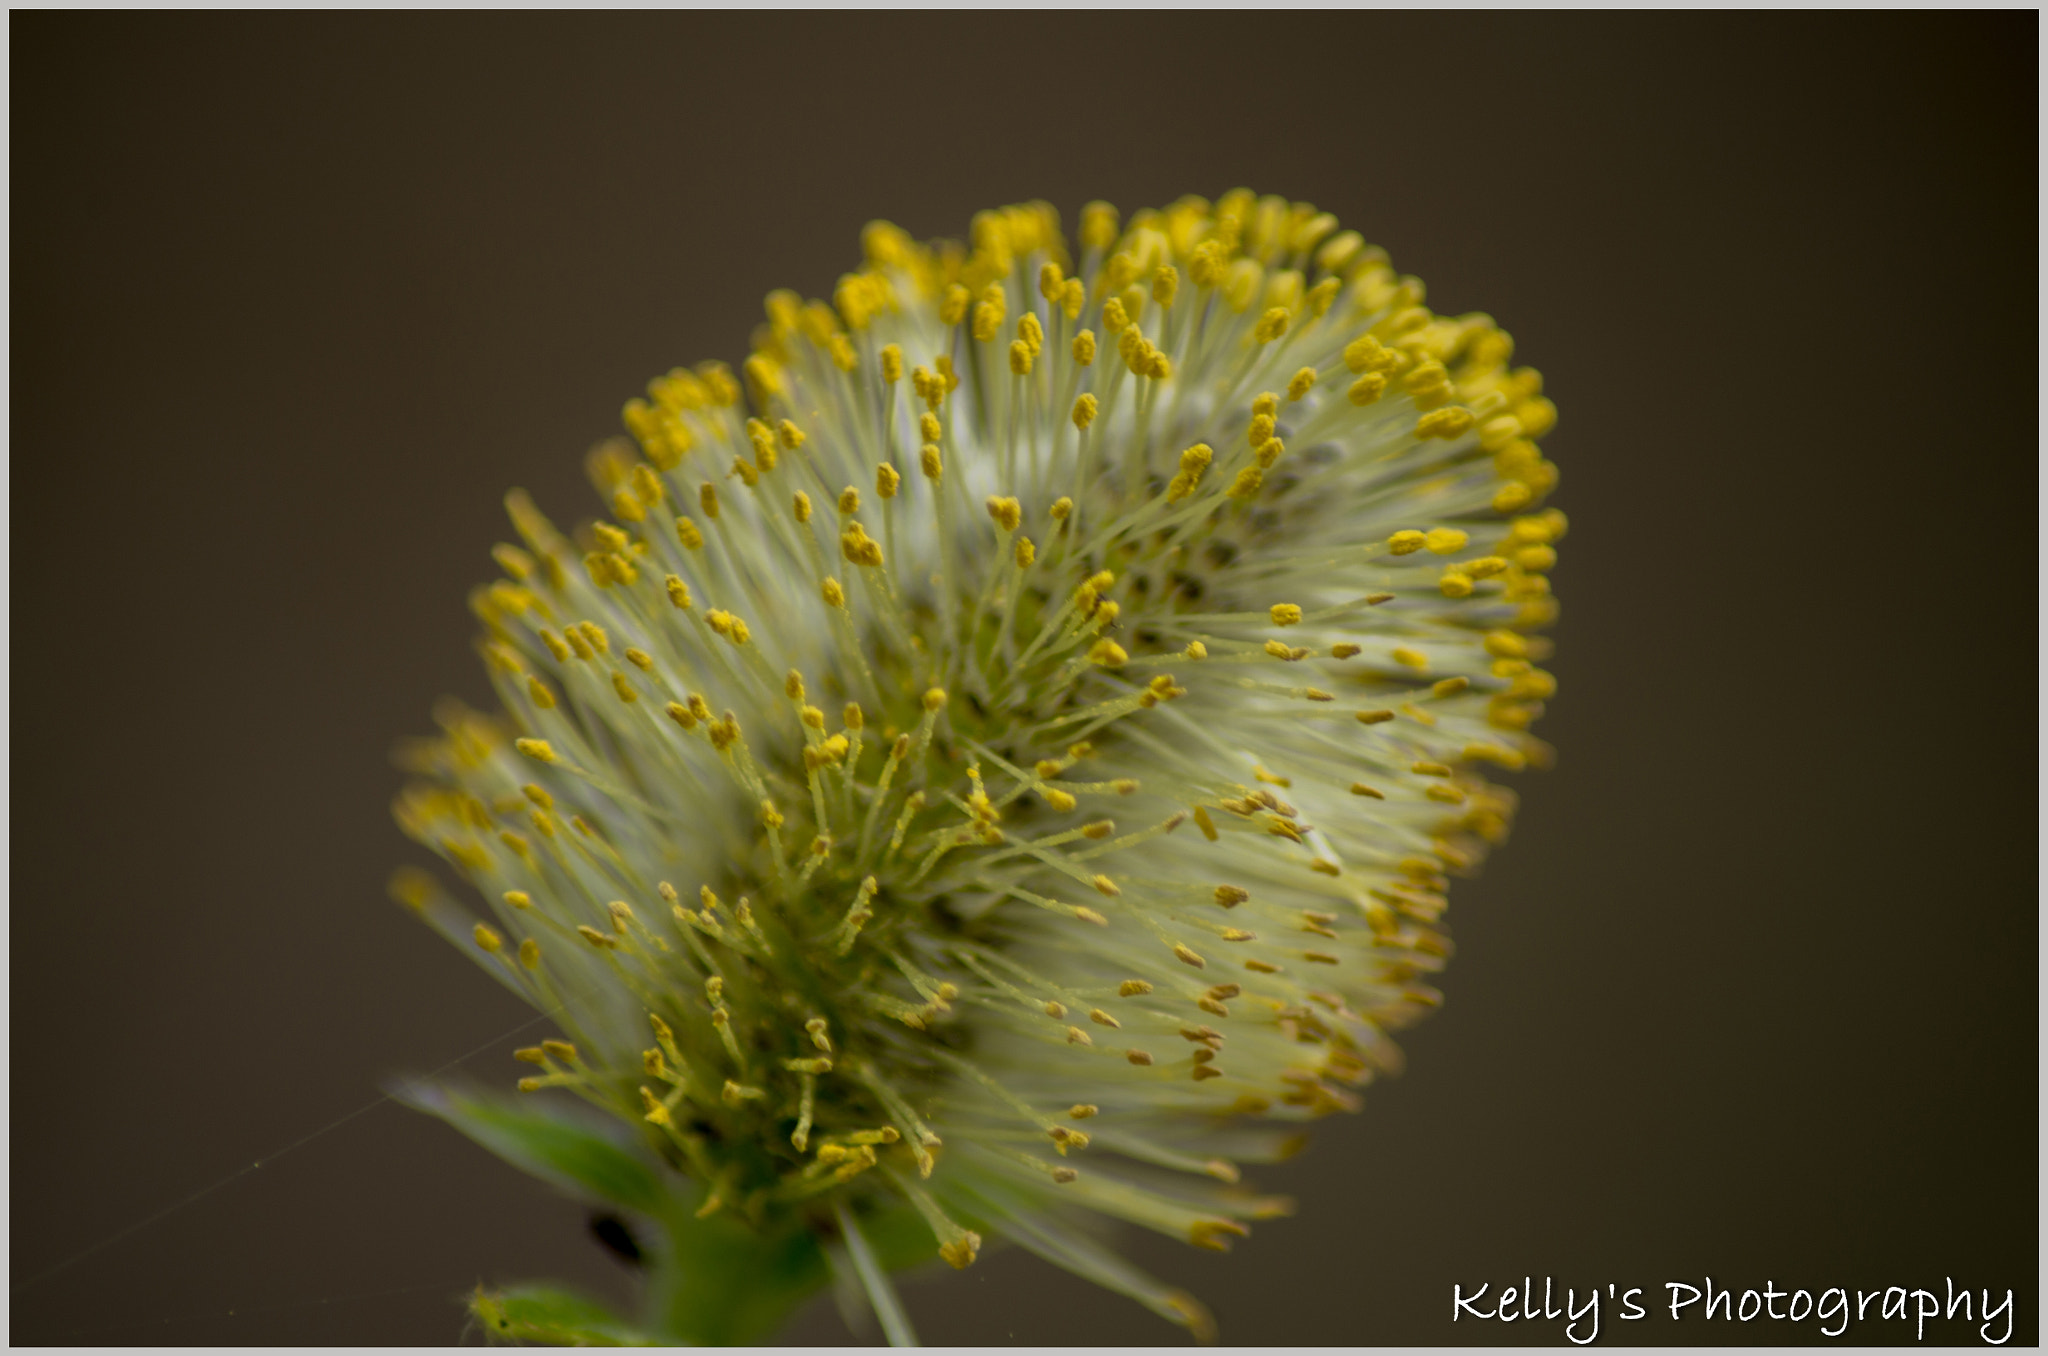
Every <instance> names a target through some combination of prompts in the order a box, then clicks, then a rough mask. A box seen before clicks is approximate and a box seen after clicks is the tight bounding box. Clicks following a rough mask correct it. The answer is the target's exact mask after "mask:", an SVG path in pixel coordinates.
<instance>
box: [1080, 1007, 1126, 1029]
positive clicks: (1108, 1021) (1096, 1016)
mask: <svg viewBox="0 0 2048 1356" xmlns="http://www.w3.org/2000/svg"><path fill="white" fill-rule="evenodd" d="M1088 1020H1089V1021H1091V1022H1093V1023H1095V1025H1097V1026H1106V1027H1109V1028H1110V1029H1111V1030H1115V1029H1117V1028H1119V1027H1121V1026H1122V1025H1123V1023H1122V1022H1119V1021H1118V1020H1117V1019H1116V1018H1114V1017H1112V1016H1110V1015H1109V1014H1108V1013H1106V1012H1104V1011H1103V1010H1102V1009H1101V1008H1090V1009H1088Z"/></svg>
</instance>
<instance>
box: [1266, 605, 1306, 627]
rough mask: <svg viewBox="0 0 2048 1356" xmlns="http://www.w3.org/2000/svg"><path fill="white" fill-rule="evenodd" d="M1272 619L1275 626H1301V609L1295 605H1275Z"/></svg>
mask: <svg viewBox="0 0 2048 1356" xmlns="http://www.w3.org/2000/svg"><path fill="white" fill-rule="evenodd" d="M1272 617H1273V625H1275V626H1298V625H1300V624H1301V608H1300V606H1299V605H1298V604H1295V603H1275V604H1273V608H1272Z"/></svg>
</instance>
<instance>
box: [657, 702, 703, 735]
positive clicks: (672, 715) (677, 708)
mask: <svg viewBox="0 0 2048 1356" xmlns="http://www.w3.org/2000/svg"><path fill="white" fill-rule="evenodd" d="M662 709H663V710H664V711H666V712H667V713H668V718H669V719H670V720H672V721H674V722H675V723H676V724H678V725H680V726H682V727H683V728H684V729H685V730H694V729H696V728H697V718H696V717H695V716H693V715H691V714H690V708H689V707H687V706H684V705H683V704H682V703H681V702H670V703H669V704H668V705H667V706H665V707H663V708H662Z"/></svg>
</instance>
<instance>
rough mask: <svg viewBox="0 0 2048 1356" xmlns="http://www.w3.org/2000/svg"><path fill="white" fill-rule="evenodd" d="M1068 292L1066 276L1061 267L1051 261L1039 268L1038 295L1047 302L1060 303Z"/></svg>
mask: <svg viewBox="0 0 2048 1356" xmlns="http://www.w3.org/2000/svg"><path fill="white" fill-rule="evenodd" d="M1065 290H1066V275H1065V274H1063V273H1062V272H1061V271H1060V266H1059V265H1058V264H1056V263H1054V262H1052V261H1051V260H1050V259H1048V260H1046V262H1045V263H1043V264H1040V265H1039V267H1038V295H1039V296H1041V297H1044V298H1045V299H1046V300H1047V301H1058V300H1059V299H1060V294H1061V293H1063V292H1064V291H1065Z"/></svg>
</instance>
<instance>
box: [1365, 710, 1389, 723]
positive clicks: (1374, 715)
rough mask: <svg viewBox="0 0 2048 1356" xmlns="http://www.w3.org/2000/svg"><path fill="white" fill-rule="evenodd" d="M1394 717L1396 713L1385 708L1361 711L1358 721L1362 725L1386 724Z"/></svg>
mask: <svg viewBox="0 0 2048 1356" xmlns="http://www.w3.org/2000/svg"><path fill="white" fill-rule="evenodd" d="M1393 718H1394V713H1393V712H1392V711H1388V710H1386V709H1385V708H1381V709H1379V710H1376V711H1360V712H1359V713H1358V723H1359V724H1360V725H1384V724H1386V723H1387V722H1388V721H1390V720H1392V719H1393Z"/></svg>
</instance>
